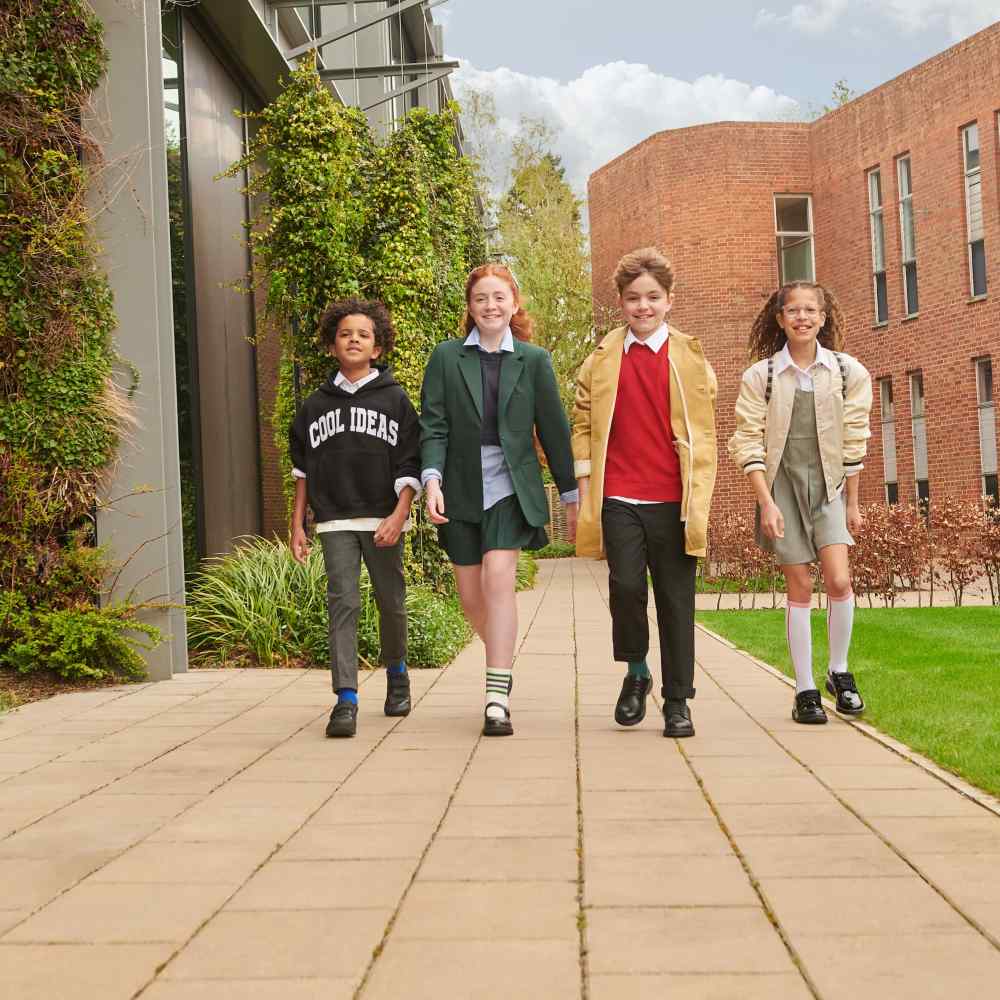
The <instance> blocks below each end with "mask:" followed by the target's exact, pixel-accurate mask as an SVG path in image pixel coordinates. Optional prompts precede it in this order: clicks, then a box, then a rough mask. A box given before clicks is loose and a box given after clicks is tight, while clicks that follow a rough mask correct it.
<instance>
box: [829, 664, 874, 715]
mask: <svg viewBox="0 0 1000 1000" xmlns="http://www.w3.org/2000/svg"><path fill="white" fill-rule="evenodd" d="M826 689H827V691H829V692H830V694H832V695H836V696H837V711H838V712H839V713H840V714H841V715H860V714H861V713H862V712H863V711H864V710H865V703H864V701H863V700H862V699H861V695H860V694H859V692H858V686H857V685H856V684H855V683H854V674H852V673H851V672H850V671H848V670H843V671H840V672H839V673H833V674H827V675H826Z"/></svg>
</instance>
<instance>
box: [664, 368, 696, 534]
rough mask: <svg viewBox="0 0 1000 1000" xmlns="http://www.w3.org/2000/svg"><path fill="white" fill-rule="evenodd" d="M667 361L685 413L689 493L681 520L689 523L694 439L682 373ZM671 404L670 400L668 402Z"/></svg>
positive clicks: (692, 483)
mask: <svg viewBox="0 0 1000 1000" xmlns="http://www.w3.org/2000/svg"><path fill="white" fill-rule="evenodd" d="M667 361H668V362H669V364H670V367H671V369H673V372H674V375H675V376H676V378H677V388H678V389H679V390H680V393H681V410H682V411H683V413H684V430H685V431H687V436H688V439H687V453H688V492H687V503H686V504H685V505H684V511H683V513H682V514H681V520H682V521H687V519H688V509H689V508H690V506H691V491H692V489H693V486H694V437H693V435H692V434H691V421H690V420H689V419H688V408H687V399H686V398H685V396H684V384H683V383H682V382H681V376H680V372H678V371H677V366H676V365H675V364H674V359H673V358H671V357H670V356H669V355H667ZM668 402H669V400H668Z"/></svg>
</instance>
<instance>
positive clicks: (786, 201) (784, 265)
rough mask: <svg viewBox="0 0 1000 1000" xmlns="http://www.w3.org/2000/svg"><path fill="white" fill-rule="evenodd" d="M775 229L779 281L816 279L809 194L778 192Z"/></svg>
mask: <svg viewBox="0 0 1000 1000" xmlns="http://www.w3.org/2000/svg"><path fill="white" fill-rule="evenodd" d="M774 231H775V234H776V236H777V244H778V282H779V284H782V285H786V284H788V282H790V281H815V280H816V278H815V275H816V262H815V259H814V256H813V232H812V199H811V198H810V197H809V195H807V194H776V195H775V196H774Z"/></svg>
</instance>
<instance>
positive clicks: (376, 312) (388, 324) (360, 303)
mask: <svg viewBox="0 0 1000 1000" xmlns="http://www.w3.org/2000/svg"><path fill="white" fill-rule="evenodd" d="M345 316H367V317H368V318H369V319H370V320H371V321H372V326H374V327H375V343H376V345H377V346H378V347H381V348H382V353H381V354H380V355H379V358H380V360H381V359H382V358H384V357H385V356H386V355H387V354H388V353H389V352H390V351H391V350H392V348H393V345H394V344H395V343H396V328H395V327H394V326H393V325H392V320H391V319H390V317H389V310H388V309H386V307H385V303H383V302H379V301H378V300H377V299H342V300H341V301H339V302H333V303H331V304H330V305H329V306H327V308H326V312H324V313H323V315H322V316H321V317H320V321H319V341H320V343H321V344H322V345H323V346H324V347H332V346H333V344H334V342H335V341H336V339H337V328H338V327H339V326H340V322H341V320H342V319H344V317H345Z"/></svg>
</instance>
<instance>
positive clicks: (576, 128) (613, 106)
mask: <svg viewBox="0 0 1000 1000" xmlns="http://www.w3.org/2000/svg"><path fill="white" fill-rule="evenodd" d="M433 14H434V18H435V20H436V21H437V22H438V23H440V24H443V25H444V28H445V51H446V53H447V56H448V58H452V59H459V60H461V61H462V67H461V69H459V70H457V71H456V72H454V73H453V74H452V84H453V87H454V90H455V93H456V96H458V98H459V100H461V98H462V95H463V93H467V91H468V89H469V88H470V87H472V88H475V89H477V90H483V91H488V92H491V93H493V94H494V96H495V99H496V104H497V110H498V112H499V115H500V133H501V134H500V136H498V140H499V141H501V142H502V141H506V138H507V137H509V136H510V135H512V134H514V132H515V130H516V127H517V122H518V120H519V119H520V117H521V115H522V114H528V115H532V116H536V117H541V118H544V119H545V120H547V121H548V122H549V123H550V124H551V125H552V126H553V127H554V128H555V129H556V131H557V132H558V139H557V140H556V147H557V151H558V152H559V153H560V155H561V156H562V158H563V162H564V164H565V166H566V168H567V176H568V177H569V179H570V181H571V182H572V183H573V185H574V187H575V188H576V189H577V190H578V191H579V192H580V193H581V194H582V193H583V192H584V191H585V189H586V183H587V177H588V176H589V174H590V173H591V172H592V171H593V170H595V169H597V168H598V167H599V166H601V165H602V164H604V163H606V162H607V161H608V160H610V159H613V158H614V157H615V156H617V155H619V154H620V153H623V152H624V151H625V150H626V149H629V148H630V147H631V146H633V145H635V144H636V143H637V142H641V141H642V140H643V139H645V138H646V137H647V136H649V135H651V134H652V133H654V132H657V131H660V130H661V129H666V128H678V127H681V126H684V125H695V124H700V123H704V122H710V121H720V120H789V119H793V120H798V119H802V118H804V117H807V116H809V114H810V112H815V111H818V110H819V108H820V107H821V106H822V105H823V104H829V103H830V101H831V92H832V89H833V85H834V83H835V82H836V81H837V80H846V82H847V84H848V86H849V87H850V88H851V89H852V90H854V91H856V92H857V93H863V92H865V91H867V90H870V89H872V88H873V87H876V86H878V85H879V84H880V83H884V82H885V81H886V80H890V79H892V78H893V77H894V76H897V75H898V74H900V73H902V72H903V71H905V70H907V69H909V68H910V67H912V66H915V65H916V64H917V63H920V62H922V61H923V60H925V59H927V58H929V57H930V56H933V55H935V54H936V53H938V52H941V51H942V50H944V49H946V48H948V47H949V46H950V45H953V44H954V43H955V42H958V41H960V40H961V39H963V38H966V37H968V36H969V35H970V34H972V33H973V32H975V31H978V30H980V29H981V28H984V27H986V26H987V25H989V24H991V23H993V22H994V21H997V20H1000V0H811V2H806V3H791V2H788V0H756V2H739V0H703V2H701V3H692V2H691V0H684V2H676V0H618V2H617V3H607V2H602V0H501V2H499V3H498V2H497V0H490V2H487V0H448V2H446V3H444V4H442V5H440V6H436V7H434V9H433Z"/></svg>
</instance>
